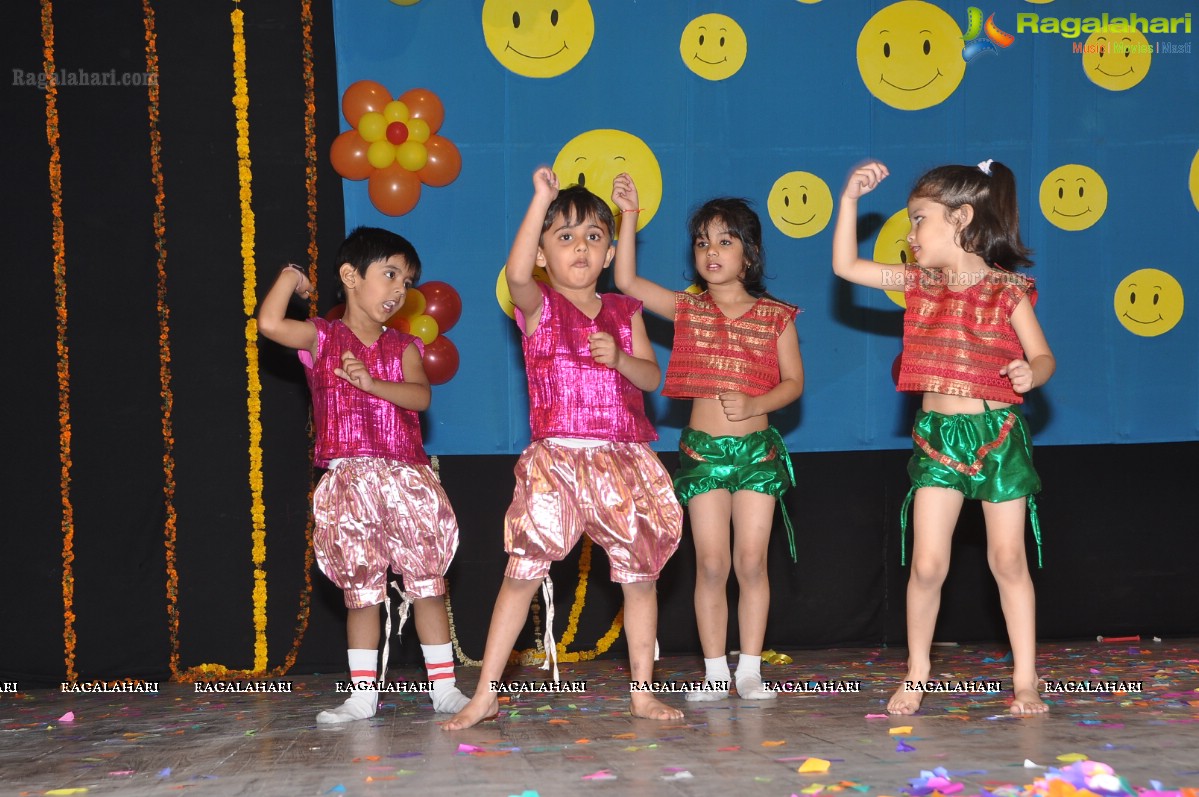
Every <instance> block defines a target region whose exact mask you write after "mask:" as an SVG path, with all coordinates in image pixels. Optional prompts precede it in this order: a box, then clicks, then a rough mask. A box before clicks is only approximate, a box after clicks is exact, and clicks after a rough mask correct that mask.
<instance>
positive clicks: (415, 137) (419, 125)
mask: <svg viewBox="0 0 1199 797" xmlns="http://www.w3.org/2000/svg"><path fill="white" fill-rule="evenodd" d="M431 132H432V131H430V130H429V123H428V122H426V121H425V120H424V119H412V120H410V121H409V122H408V140H409V141H415V142H417V143H418V144H423V143H425V142H426V141H428V140H429V135H430V133H431Z"/></svg>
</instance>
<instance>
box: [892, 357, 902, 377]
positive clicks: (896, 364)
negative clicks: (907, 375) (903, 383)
mask: <svg viewBox="0 0 1199 797" xmlns="http://www.w3.org/2000/svg"><path fill="white" fill-rule="evenodd" d="M902 367H903V352H900V353H899V354H896V355H895V359H894V360H892V361H891V381H892V382H894V383H895V384H896V385H898V384H899V369H900V368H902Z"/></svg>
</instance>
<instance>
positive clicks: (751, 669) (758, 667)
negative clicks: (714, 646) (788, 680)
mask: <svg viewBox="0 0 1199 797" xmlns="http://www.w3.org/2000/svg"><path fill="white" fill-rule="evenodd" d="M735 680H736V681H737V694H738V695H739V696H740V697H741V699H742V700H774V699H775V698H776V697H778V692H771V691H767V690H766V689H763V688H762V657H761V656H750V655H749V654H748V653H742V654H741V655H740V656H738V657H737V675H736V678H735Z"/></svg>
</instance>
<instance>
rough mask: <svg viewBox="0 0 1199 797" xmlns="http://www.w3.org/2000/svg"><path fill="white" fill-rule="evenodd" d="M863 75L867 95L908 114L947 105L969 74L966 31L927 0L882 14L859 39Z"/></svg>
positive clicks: (903, 2) (911, 0) (905, 1)
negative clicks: (964, 54)
mask: <svg viewBox="0 0 1199 797" xmlns="http://www.w3.org/2000/svg"><path fill="white" fill-rule="evenodd" d="M858 71H859V72H860V73H861V75H862V82H863V83H865V84H866V88H867V90H869V91H870V93H871V94H873V95H874V96H875V97H877V98H878V99H880V100H882V101H883V102H885V103H887V105H890V106H891V107H892V108H899V109H900V110H902V111H918V110H921V109H922V108H929V107H932V106H933V105H937V104H939V103H942V102H944V101H945V100H946V99H947V98H948V97H949V95H950V94H953V92H954V90H955V89H957V87H958V85H959V84H961V82H962V76H963V75H964V74H965V73H966V62H965V61H964V60H962V29H961V28H959V27H958V24H957V23H956V22H955V21H954V20H953V17H951V16H949V14H947V13H946V12H944V11H942V10H941V9H940V8H938V7H937V6H935V5H933V4H932V3H925V2H923V0H900V2H898V3H893V4H891V5H889V6H887V7H886V8H884V9H882V10H881V11H879V12H878V13H877V14H875V15H874V16H873V17H871V18H870V20H869V21H868V22H867V23H866V24H865V26H864V27H863V28H862V32H861V33H860V34H859V35H858Z"/></svg>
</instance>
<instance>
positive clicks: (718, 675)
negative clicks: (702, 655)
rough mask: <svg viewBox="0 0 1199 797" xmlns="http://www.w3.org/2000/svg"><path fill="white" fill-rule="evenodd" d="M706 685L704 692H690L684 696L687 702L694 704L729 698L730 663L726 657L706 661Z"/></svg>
mask: <svg viewBox="0 0 1199 797" xmlns="http://www.w3.org/2000/svg"><path fill="white" fill-rule="evenodd" d="M704 685H705V686H706V687H708V688H707V689H705V690H704V691H702V692H688V693H687V694H685V695H683V698H684V699H685V700H688V701H690V702H692V703H700V702H707V701H709V700H724V699H725V698H726V697H728V696H729V661H728V659H727V658H725V657H724V656H717V657H716V658H714V659H704Z"/></svg>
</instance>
